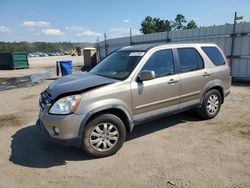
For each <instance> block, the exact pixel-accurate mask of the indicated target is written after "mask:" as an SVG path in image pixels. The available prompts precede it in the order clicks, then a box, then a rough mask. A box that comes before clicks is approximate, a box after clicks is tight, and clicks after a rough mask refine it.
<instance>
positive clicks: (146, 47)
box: [119, 44, 156, 52]
mask: <svg viewBox="0 0 250 188" xmlns="http://www.w3.org/2000/svg"><path fill="white" fill-rule="evenodd" d="M155 45H156V44H141V45H134V46H126V47H123V48H121V49H120V50H119V51H143V52H144V51H147V50H149V49H150V48H152V47H153V46H155Z"/></svg>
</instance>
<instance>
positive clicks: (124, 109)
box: [78, 104, 134, 137]
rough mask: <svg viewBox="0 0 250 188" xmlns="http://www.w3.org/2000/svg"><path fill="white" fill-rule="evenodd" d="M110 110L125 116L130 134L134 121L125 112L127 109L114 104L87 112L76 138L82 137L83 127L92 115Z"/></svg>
mask: <svg viewBox="0 0 250 188" xmlns="http://www.w3.org/2000/svg"><path fill="white" fill-rule="evenodd" d="M112 109H118V110H121V111H123V112H124V113H125V115H126V116H127V118H128V122H129V124H128V128H129V132H132V130H133V128H134V121H133V119H132V118H131V115H130V114H129V112H128V111H127V109H126V108H125V107H123V106H122V105H116V104H114V105H105V106H101V107H98V108H95V109H93V110H91V111H90V112H88V113H87V115H86V116H85V117H84V119H83V120H82V122H81V125H80V129H79V132H78V136H81V137H82V135H83V131H84V127H85V125H86V123H87V121H88V120H89V119H90V118H91V117H92V116H93V115H94V114H96V113H99V112H102V111H104V110H112Z"/></svg>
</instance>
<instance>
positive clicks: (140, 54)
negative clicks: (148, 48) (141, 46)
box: [129, 52, 145, 56]
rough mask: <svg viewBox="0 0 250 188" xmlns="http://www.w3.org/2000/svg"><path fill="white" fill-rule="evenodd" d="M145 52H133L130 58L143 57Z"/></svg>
mask: <svg viewBox="0 0 250 188" xmlns="http://www.w3.org/2000/svg"><path fill="white" fill-rule="evenodd" d="M144 54H145V52H131V53H130V54H129V56H143V55H144Z"/></svg>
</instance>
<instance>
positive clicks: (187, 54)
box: [177, 47, 212, 110]
mask: <svg viewBox="0 0 250 188" xmlns="http://www.w3.org/2000/svg"><path fill="white" fill-rule="evenodd" d="M177 53H178V57H179V58H178V59H179V61H178V62H179V72H180V109H181V110H182V109H185V108H187V107H191V106H195V105H198V104H199V103H200V99H201V96H202V92H203V88H204V87H205V85H206V83H207V82H209V81H210V80H211V79H212V72H211V71H210V70H209V69H207V68H206V67H205V63H204V60H203V58H202V56H201V55H200V54H199V52H198V51H197V50H196V49H195V48H193V47H185V48H177Z"/></svg>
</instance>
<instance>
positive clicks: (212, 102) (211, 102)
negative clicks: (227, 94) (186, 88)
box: [207, 94, 219, 115]
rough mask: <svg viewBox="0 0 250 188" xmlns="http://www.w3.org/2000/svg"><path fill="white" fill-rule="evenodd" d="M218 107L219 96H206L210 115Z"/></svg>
mask: <svg viewBox="0 0 250 188" xmlns="http://www.w3.org/2000/svg"><path fill="white" fill-rule="evenodd" d="M218 108H219V97H218V96H217V95H215V94H213V95H211V96H210V97H209V98H208V102H207V112H208V113H209V114H211V115H213V114H215V113H216V112H217V111H218Z"/></svg>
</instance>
